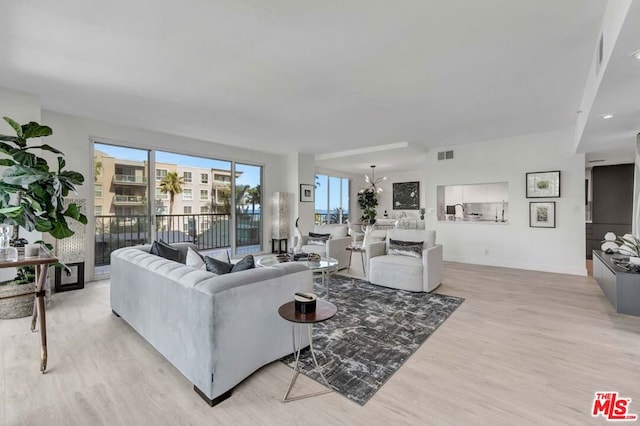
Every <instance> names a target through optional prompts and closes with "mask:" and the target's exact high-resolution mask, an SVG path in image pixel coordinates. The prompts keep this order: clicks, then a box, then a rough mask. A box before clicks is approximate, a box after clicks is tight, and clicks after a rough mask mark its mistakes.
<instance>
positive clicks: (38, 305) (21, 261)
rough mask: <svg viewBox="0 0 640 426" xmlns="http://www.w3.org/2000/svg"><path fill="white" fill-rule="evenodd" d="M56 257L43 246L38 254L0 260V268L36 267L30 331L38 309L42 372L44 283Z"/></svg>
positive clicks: (44, 363)
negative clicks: (11, 259) (12, 260)
mask: <svg viewBox="0 0 640 426" xmlns="http://www.w3.org/2000/svg"><path fill="white" fill-rule="evenodd" d="M57 261H58V258H57V257H55V256H54V255H52V254H51V253H50V252H49V251H48V250H46V249H45V248H44V247H41V248H40V256H38V257H29V258H25V257H24V255H23V254H21V255H19V256H18V260H17V261H14V262H7V261H0V268H19V267H20V266H35V269H36V291H35V299H34V302H33V317H32V318H31V331H32V332H33V331H35V329H36V320H37V319H38V311H39V312H40V341H41V344H42V346H41V349H40V371H42V374H44V372H45V371H46V369H47V319H46V315H45V307H44V295H45V288H44V285H45V283H46V282H47V272H48V270H49V265H51V264H52V263H56V262H57Z"/></svg>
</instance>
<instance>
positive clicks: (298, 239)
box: [293, 218, 302, 254]
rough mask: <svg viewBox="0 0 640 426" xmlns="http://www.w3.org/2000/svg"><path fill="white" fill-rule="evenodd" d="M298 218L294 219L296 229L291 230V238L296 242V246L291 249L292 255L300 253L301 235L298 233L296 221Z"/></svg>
mask: <svg viewBox="0 0 640 426" xmlns="http://www.w3.org/2000/svg"><path fill="white" fill-rule="evenodd" d="M299 220H300V218H297V219H296V227H295V229H294V230H293V238H294V239H295V241H296V246H295V247H294V249H293V253H294V254H299V253H301V252H302V234H301V233H300V229H298V221H299Z"/></svg>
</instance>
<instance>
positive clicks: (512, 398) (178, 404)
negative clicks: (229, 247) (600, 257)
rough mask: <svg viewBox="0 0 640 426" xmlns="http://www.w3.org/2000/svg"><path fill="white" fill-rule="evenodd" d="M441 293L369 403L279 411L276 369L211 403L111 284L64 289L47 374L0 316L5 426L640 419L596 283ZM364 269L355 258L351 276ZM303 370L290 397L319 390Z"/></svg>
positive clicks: (630, 350) (19, 326) (477, 279)
mask: <svg viewBox="0 0 640 426" xmlns="http://www.w3.org/2000/svg"><path fill="white" fill-rule="evenodd" d="M445 271H446V272H445V278H444V282H443V284H442V286H441V287H440V288H439V289H438V290H437V291H438V292H439V293H443V294H448V295H455V296H461V297H464V298H466V301H465V302H464V303H463V304H462V305H461V306H460V308H458V310H457V311H456V312H455V313H454V314H453V315H452V316H451V317H450V318H449V319H448V320H447V321H446V322H445V323H444V324H443V325H442V326H441V327H440V328H439V329H438V330H437V331H436V332H435V333H434V334H433V335H432V336H431V337H430V338H429V339H428V340H427V341H426V342H425V343H424V344H423V345H422V347H420V348H419V349H418V351H417V352H416V353H415V354H414V355H413V356H412V357H411V358H410V359H409V360H408V361H407V362H406V363H405V365H403V366H402V367H401V368H400V370H399V371H398V372H396V374H394V375H393V376H392V377H391V379H389V381H388V382H387V383H386V384H385V385H384V386H382V388H381V389H380V390H379V391H378V392H377V393H376V394H375V395H374V397H373V398H372V399H371V400H370V401H369V402H368V403H367V404H366V405H365V406H364V407H360V406H359V405H357V404H355V403H353V402H351V401H349V400H347V399H346V398H344V397H342V396H340V395H339V394H337V393H333V394H328V395H323V396H319V397H316V398H311V399H307V400H301V401H296V402H291V403H287V404H283V403H282V402H280V399H281V398H282V393H283V392H284V390H285V388H286V386H287V383H288V380H289V378H290V376H291V370H290V369H289V368H288V367H286V366H284V365H283V364H282V363H280V362H274V363H272V364H270V365H268V366H266V367H264V368H262V369H260V370H259V371H257V372H256V373H255V374H253V375H252V376H250V377H249V378H248V379H246V380H245V381H244V382H242V383H241V384H240V385H239V386H238V387H237V388H236V389H235V391H234V394H233V396H232V397H231V398H230V399H228V400H227V401H225V402H223V403H222V404H220V405H218V406H217V407H214V408H210V407H209V406H207V405H206V404H205V403H204V402H203V401H202V400H201V399H200V397H198V396H197V395H196V394H195V392H194V391H193V390H192V385H191V384H190V383H189V382H188V381H187V380H186V379H185V378H184V377H183V376H182V375H181V374H180V373H179V372H178V371H177V370H176V369H175V368H173V367H172V366H171V364H169V363H168V362H167V361H166V360H164V358H162V356H161V355H159V354H158V353H157V352H156V351H155V350H154V349H153V348H152V347H151V346H150V345H149V344H147V343H146V342H145V341H144V340H143V339H142V338H141V337H140V336H138V335H137V334H136V333H135V332H134V331H133V330H132V329H131V328H130V327H128V326H127V325H126V324H125V323H124V322H123V321H122V320H121V319H119V318H116V317H115V316H113V315H112V314H111V310H110V308H109V282H108V281H100V282H94V283H89V284H87V287H86V288H85V289H84V290H80V291H73V292H68V293H61V294H56V295H54V296H53V300H52V304H51V306H50V308H49V311H48V314H47V318H48V333H47V334H48V339H49V370H48V372H47V374H45V375H42V374H40V372H39V370H38V366H39V335H38V334H37V333H34V334H32V333H30V332H29V319H26V318H25V319H18V320H1V321H0V397H1V398H0V424H2V425H82V426H84V425H147V424H149V425H253V424H258V425H282V424H305V425H345V424H346V425H379V424H383V425H386V424H393V425H404V424H408V425H409V424H411V425H413V424H416V425H417V424H420V425H424V424H434V425H447V424H451V425H466V424H491V425H498V424H500V425H502V424H518V425H523V424H532V425H533V424H536V425H538V424H554V425H556V424H576V425H583V424H598V425H601V424H604V423H605V421H604V419H602V418H597V419H594V418H591V416H590V412H591V406H592V400H593V397H594V392H596V391H618V392H619V393H620V394H621V396H624V397H628V398H632V400H633V401H632V403H631V404H630V408H631V412H633V413H638V414H640V376H639V375H638V374H639V373H638V372H639V371H640V318H637V317H632V316H626V315H619V314H616V313H614V311H613V309H612V307H611V306H610V305H609V303H608V302H607V300H606V299H605V298H604V296H603V294H602V292H601V291H600V288H599V287H598V286H597V284H596V283H595V281H594V280H593V278H591V277H578V276H570V275H559V274H550V273H541V272H531V271H522V270H514V269H502V268H493V267H484V266H474V265H467V264H459V263H447V264H446V269H445ZM351 272H352V273H353V274H354V275H355V276H357V275H361V274H362V270H361V265H360V264H359V263H357V259H356V256H354V265H353V268H352V271H351ZM319 389H320V386H319V385H318V384H316V383H315V382H312V381H311V380H309V379H308V378H306V377H304V376H300V378H299V379H298V382H297V384H296V388H294V391H295V392H298V393H302V392H307V391H313V390H319Z"/></svg>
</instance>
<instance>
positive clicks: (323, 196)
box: [315, 175, 349, 212]
mask: <svg viewBox="0 0 640 426" xmlns="http://www.w3.org/2000/svg"><path fill="white" fill-rule="evenodd" d="M327 178H328V177H327V176H326V175H318V179H316V183H318V182H319V183H320V186H318V187H316V194H315V195H316V202H315V207H316V210H318V211H323V212H324V211H325V210H327V199H328V200H329V207H328V208H329V210H330V211H333V209H335V208H336V207H339V206H342V208H343V209H344V211H345V212H348V211H349V201H348V200H349V191H348V188H349V180H348V179H340V178H336V177H331V178H329V180H327ZM341 186H342V202H340V187H341ZM327 188H328V189H329V191H328V192H329V196H327Z"/></svg>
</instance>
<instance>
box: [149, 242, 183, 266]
mask: <svg viewBox="0 0 640 426" xmlns="http://www.w3.org/2000/svg"><path fill="white" fill-rule="evenodd" d="M149 253H151V254H155V255H156V256H160V257H164V258H165V259H168V260H173V261H174V262H180V251H179V250H177V249H174V248H173V247H171V246H170V245H169V244H167V243H165V242H164V241H162V240H159V241H158V240H156V241H154V242H153V244H152V245H151V250H149Z"/></svg>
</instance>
